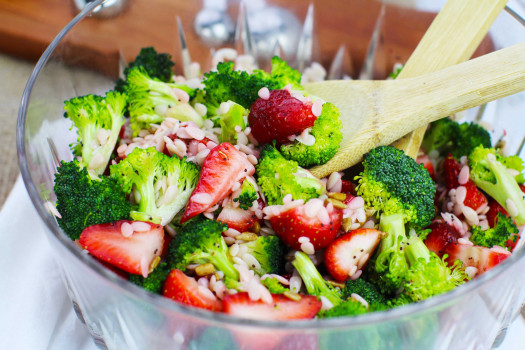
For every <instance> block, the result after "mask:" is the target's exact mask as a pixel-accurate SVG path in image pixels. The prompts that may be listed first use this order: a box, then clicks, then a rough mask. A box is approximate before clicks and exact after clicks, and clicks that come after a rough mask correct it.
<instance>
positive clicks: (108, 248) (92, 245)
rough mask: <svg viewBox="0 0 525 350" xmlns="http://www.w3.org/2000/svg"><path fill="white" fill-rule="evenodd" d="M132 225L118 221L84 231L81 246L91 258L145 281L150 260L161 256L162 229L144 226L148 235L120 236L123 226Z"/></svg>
mask: <svg viewBox="0 0 525 350" xmlns="http://www.w3.org/2000/svg"><path fill="white" fill-rule="evenodd" d="M124 223H128V224H132V223H133V221H128V220H121V221H117V222H115V223H112V224H101V225H93V226H89V227H87V228H86V229H85V230H84V231H83V232H82V234H81V235H80V240H79V242H80V244H81V246H82V247H83V248H84V249H87V250H88V251H89V252H90V253H91V254H92V255H93V256H95V257H97V258H99V259H100V260H102V261H105V262H108V263H110V264H111V265H113V266H116V267H118V268H120V269H122V270H124V271H127V272H129V273H134V274H138V275H142V276H144V277H147V276H148V274H149V273H150V272H151V271H150V270H151V269H150V266H151V263H152V262H153V260H154V259H155V258H156V257H158V256H160V254H161V253H162V247H163V244H164V229H163V228H162V226H160V225H156V224H152V223H151V222H147V223H146V222H144V223H143V224H147V225H149V226H150V230H148V231H140V232H137V231H135V232H133V234H132V235H131V236H129V237H124V236H123V235H122V229H121V227H122V225H123V224H124Z"/></svg>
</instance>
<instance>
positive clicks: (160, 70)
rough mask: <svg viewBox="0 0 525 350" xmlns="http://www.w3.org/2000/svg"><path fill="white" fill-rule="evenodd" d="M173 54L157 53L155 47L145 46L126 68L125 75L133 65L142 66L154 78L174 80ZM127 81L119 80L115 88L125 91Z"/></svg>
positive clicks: (165, 80) (167, 81) (167, 80)
mask: <svg viewBox="0 0 525 350" xmlns="http://www.w3.org/2000/svg"><path fill="white" fill-rule="evenodd" d="M174 65H175V63H173V61H172V60H171V55H169V54H167V53H157V51H155V49H154V48H153V47H144V48H142V49H141V50H140V53H139V54H138V55H137V57H135V61H132V62H130V63H129V64H128V66H127V67H126V68H125V69H124V76H125V77H127V76H128V74H129V72H130V70H131V69H132V68H133V67H142V68H143V69H144V70H145V71H146V73H148V75H149V76H150V77H152V78H154V79H158V80H160V81H164V82H166V83H169V82H171V81H172V80H173V66H174ZM125 85H126V81H125V80H122V79H119V80H117V83H116V87H115V90H117V91H120V92H124V91H125Z"/></svg>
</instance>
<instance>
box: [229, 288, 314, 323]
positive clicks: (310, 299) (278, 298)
mask: <svg viewBox="0 0 525 350" xmlns="http://www.w3.org/2000/svg"><path fill="white" fill-rule="evenodd" d="M272 298H273V300H272V303H271V304H267V303H265V302H264V301H262V300H257V301H253V300H251V299H250V296H249V295H248V293H247V292H240V293H237V294H231V295H226V296H225V297H224V300H223V307H224V312H225V313H227V314H230V315H234V316H237V317H243V318H250V319H257V320H271V321H285V320H300V319H310V318H313V317H314V316H315V315H317V313H318V312H319V310H321V306H322V303H321V301H320V300H319V299H318V298H317V297H315V296H312V295H301V299H300V300H297V301H296V300H291V299H289V298H287V297H286V296H284V295H283V294H272Z"/></svg>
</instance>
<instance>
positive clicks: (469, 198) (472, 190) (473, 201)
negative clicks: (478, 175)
mask: <svg viewBox="0 0 525 350" xmlns="http://www.w3.org/2000/svg"><path fill="white" fill-rule="evenodd" d="M463 186H465V187H466V189H467V195H466V196H465V200H464V201H463V204H464V205H466V206H467V207H471V208H472V209H474V210H478V209H479V208H480V207H481V206H483V205H486V204H488V200H487V197H485V195H484V194H483V193H482V192H481V191H480V190H479V188H478V187H477V186H476V185H475V184H474V182H472V181H471V180H468V182H467V183H466V184H465V185H463Z"/></svg>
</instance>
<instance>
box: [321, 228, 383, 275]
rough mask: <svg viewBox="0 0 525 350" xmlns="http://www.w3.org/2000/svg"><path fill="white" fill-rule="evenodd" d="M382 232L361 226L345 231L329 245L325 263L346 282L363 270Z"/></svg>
mask: <svg viewBox="0 0 525 350" xmlns="http://www.w3.org/2000/svg"><path fill="white" fill-rule="evenodd" d="M381 236H382V232H381V231H379V230H376V229H372V228H361V229H357V230H354V231H350V232H348V233H345V234H344V235H342V236H341V237H338V238H337V239H336V240H335V241H333V242H332V244H330V245H329V246H328V248H327V249H326V251H325V254H324V263H325V265H326V269H327V270H328V272H329V273H330V275H331V276H332V277H333V278H334V279H335V280H336V281H338V282H344V281H345V280H347V279H348V278H349V277H351V276H352V275H354V274H355V273H356V272H357V271H358V270H361V269H362V268H363V266H364V265H365V264H366V262H367V261H368V259H369V258H370V256H371V255H372V253H373V252H374V250H375V249H376V247H377V245H378V244H379V242H380V241H381Z"/></svg>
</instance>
